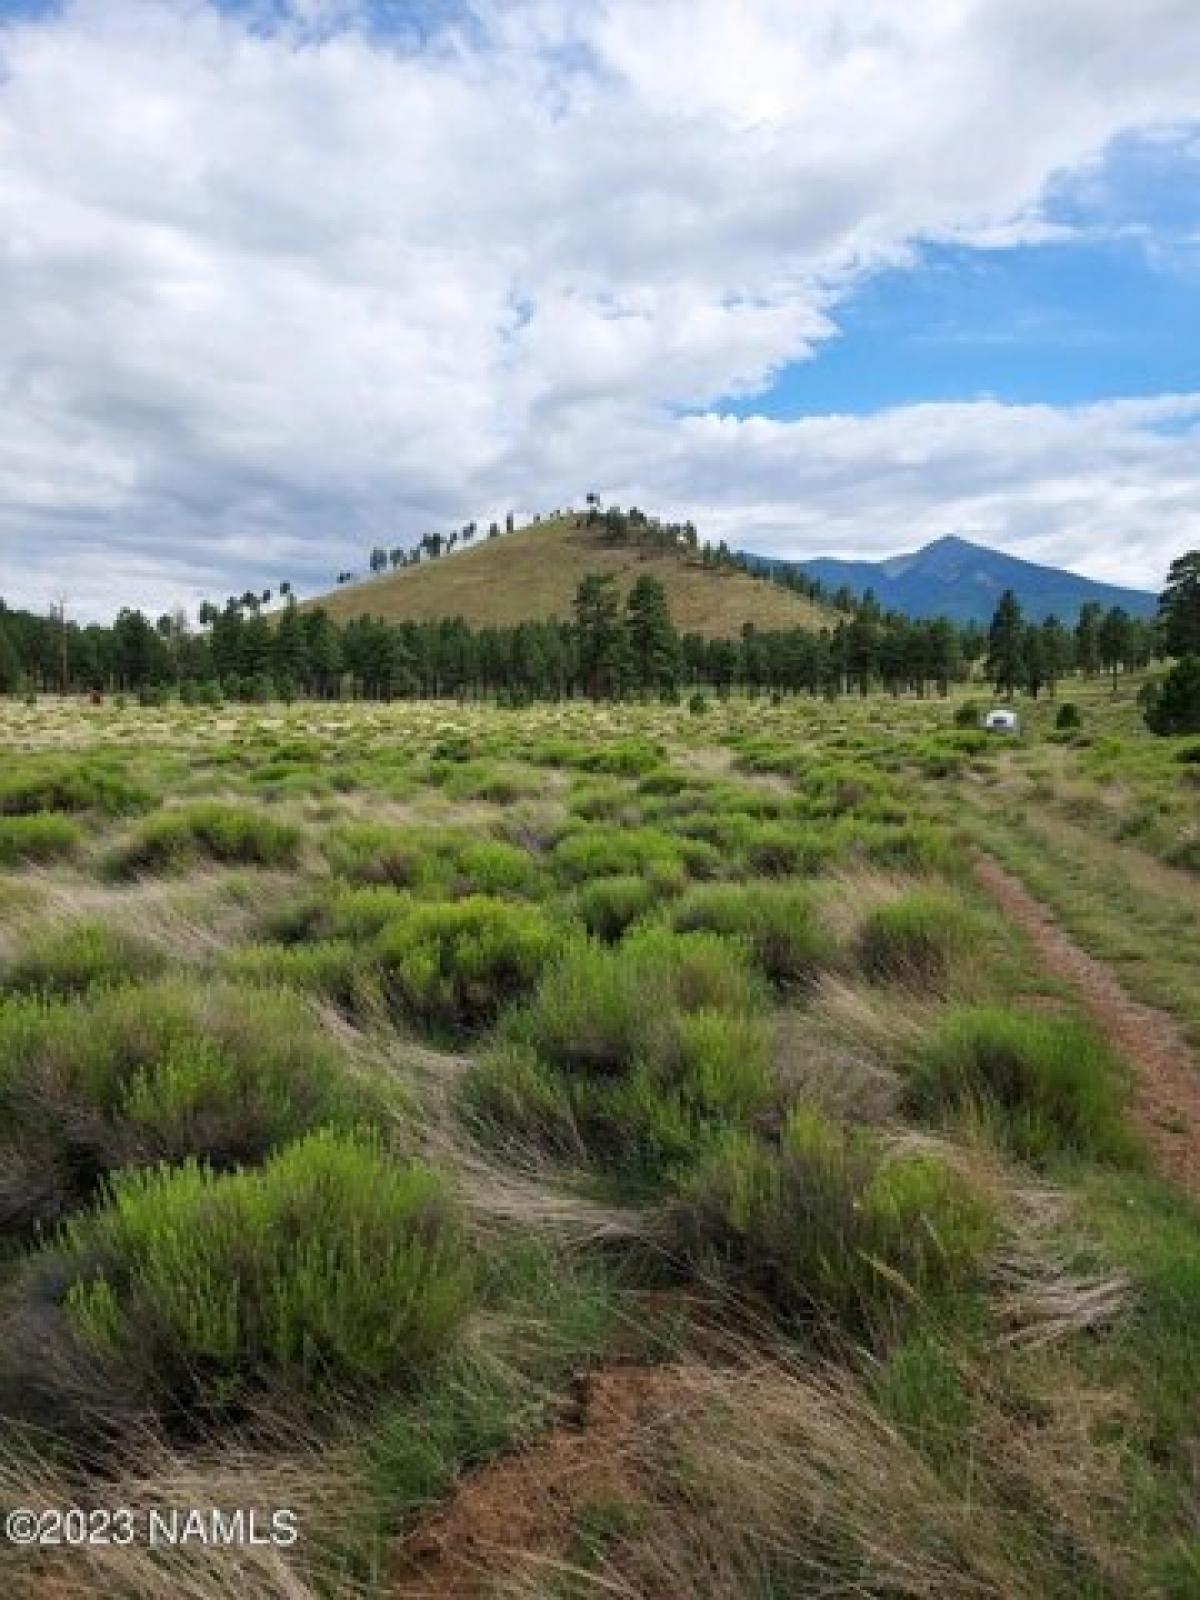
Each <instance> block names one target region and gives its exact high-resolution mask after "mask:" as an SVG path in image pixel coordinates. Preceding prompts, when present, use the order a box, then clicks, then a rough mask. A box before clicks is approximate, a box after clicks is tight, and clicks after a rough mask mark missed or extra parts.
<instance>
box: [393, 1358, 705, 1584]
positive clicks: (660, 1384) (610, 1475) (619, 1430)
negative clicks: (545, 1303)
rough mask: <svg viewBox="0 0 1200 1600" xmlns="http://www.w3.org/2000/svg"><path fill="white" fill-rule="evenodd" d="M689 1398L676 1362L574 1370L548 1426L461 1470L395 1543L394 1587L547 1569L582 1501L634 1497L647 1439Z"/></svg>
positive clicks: (564, 1545) (692, 1394)
mask: <svg viewBox="0 0 1200 1600" xmlns="http://www.w3.org/2000/svg"><path fill="white" fill-rule="evenodd" d="M695 1399H696V1389H695V1386H694V1385H689V1383H688V1370H687V1369H686V1368H682V1367H643V1366H618V1367H610V1368H607V1369H605V1370H602V1371H597V1372H594V1373H588V1374H583V1375H581V1376H580V1377H579V1379H578V1380H577V1382H576V1386H575V1394H574V1401H573V1405H572V1407H571V1409H570V1411H569V1413H568V1414H567V1415H566V1416H565V1417H564V1418H563V1420H562V1421H561V1422H560V1423H559V1424H558V1425H557V1426H556V1427H555V1428H553V1429H551V1431H550V1432H549V1433H547V1434H545V1435H544V1436H543V1437H541V1438H539V1439H538V1440H536V1441H535V1442H533V1443H531V1444H530V1445H529V1446H527V1447H526V1448H525V1449H522V1450H518V1451H514V1452H513V1453H512V1454H510V1455H506V1456H502V1457H501V1458H500V1459H499V1460H497V1461H494V1462H492V1463H491V1464H490V1465H488V1466H486V1467H483V1468H481V1469H480V1470H479V1471H478V1472H476V1473H474V1474H472V1475H471V1476H470V1477H468V1478H465V1479H464V1480H463V1481H462V1483H461V1484H460V1485H459V1487H458V1489H457V1491H456V1492H455V1493H454V1495H453V1496H452V1497H451V1499H450V1500H449V1501H448V1503H447V1504H446V1505H445V1506H443V1507H440V1508H439V1509H438V1510H437V1511H435V1512H434V1513H433V1514H432V1515H431V1516H430V1517H429V1518H428V1519H427V1520H426V1521H425V1522H423V1523H422V1524H421V1525H420V1526H419V1527H418V1528H417V1529H416V1530H415V1531H414V1532H413V1533H412V1534H411V1535H410V1536H409V1537H408V1538H407V1539H406V1540H405V1541H404V1542H403V1543H402V1545H401V1547H400V1552H399V1560H398V1563H397V1569H396V1585H395V1588H394V1589H393V1593H394V1594H395V1595H396V1596H397V1597H404V1600H482V1597H483V1596H486V1595H491V1594H495V1593H497V1592H499V1590H500V1588H501V1586H502V1585H503V1584H504V1583H505V1582H506V1581H507V1582H511V1581H512V1580H513V1579H515V1578H517V1577H518V1576H521V1575H527V1574H531V1573H533V1572H535V1571H536V1570H537V1569H538V1568H539V1567H540V1568H545V1569H549V1570H552V1569H553V1567H554V1566H555V1564H557V1563H559V1562H562V1561H564V1560H567V1559H569V1556H570V1551H571V1547H572V1542H573V1539H574V1536H575V1533H576V1529H577V1519H578V1517H579V1514H580V1512H581V1511H583V1510H584V1509H585V1508H586V1507H588V1506H595V1505H609V1504H612V1503H614V1502H619V1503H625V1504H628V1503H631V1502H636V1501H637V1500H638V1499H639V1497H640V1495H641V1493H642V1490H643V1488H644V1486H645V1471H644V1467H643V1465H642V1461H643V1452H644V1450H645V1449H646V1447H647V1444H648V1441H649V1440H650V1439H651V1438H652V1437H653V1435H654V1434H655V1433H656V1432H657V1431H659V1430H661V1428H662V1427H663V1426H664V1425H666V1424H667V1423H668V1422H669V1420H670V1419H671V1418H672V1417H673V1416H674V1415H676V1414H677V1413H678V1412H679V1410H680V1408H681V1407H685V1406H686V1405H687V1404H689V1403H695Z"/></svg>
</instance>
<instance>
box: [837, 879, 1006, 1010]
mask: <svg viewBox="0 0 1200 1600" xmlns="http://www.w3.org/2000/svg"><path fill="white" fill-rule="evenodd" d="M980 927H981V925H980V920H979V918H978V917H976V916H973V915H972V913H971V911H970V910H969V908H968V907H966V906H964V905H963V904H962V902H961V901H959V900H955V899H953V898H952V897H951V896H950V895H948V894H942V893H939V892H937V891H936V890H932V889H917V890H914V891H912V892H911V893H909V894H906V895H902V896H901V897H900V898H899V899H897V900H892V901H889V902H888V903H887V904H885V905H881V906H876V907H875V909H874V910H873V911H871V912H869V913H868V914H867V916H866V918H865V919H864V921H863V925H862V927H861V929H860V930H859V935H858V960H859V963H860V964H861V966H862V969H863V971H864V972H865V973H866V974H867V976H868V977H870V978H873V979H875V980H876V981H877V982H900V983H911V984H915V985H917V986H918V987H920V986H930V985H933V986H936V985H938V984H941V983H943V982H944V981H945V979H946V977H947V976H948V975H949V973H950V971H951V969H952V967H953V965H954V962H955V960H956V959H957V958H960V957H961V956H962V955H964V954H965V953H966V952H968V951H969V950H970V949H971V947H972V945H973V944H975V943H976V942H977V941H978V939H979V937H980Z"/></svg>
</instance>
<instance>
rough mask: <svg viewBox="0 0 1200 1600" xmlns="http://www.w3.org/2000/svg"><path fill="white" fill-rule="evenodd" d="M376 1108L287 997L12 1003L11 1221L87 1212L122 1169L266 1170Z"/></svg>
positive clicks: (8, 1061) (5, 1020)
mask: <svg viewBox="0 0 1200 1600" xmlns="http://www.w3.org/2000/svg"><path fill="white" fill-rule="evenodd" d="M374 1109H375V1098H374V1094H373V1092H368V1091H367V1090H366V1089H365V1088H364V1087H363V1086H362V1085H361V1084H360V1082H359V1080H358V1079H357V1078H354V1077H352V1076H351V1075H349V1074H348V1072H347V1070H346V1068H345V1066H344V1065H343V1062H342V1059H341V1056H340V1055H339V1053H338V1051H337V1050H336V1048H335V1047H334V1045H333V1043H332V1041H330V1040H329V1039H327V1038H326V1037H325V1036H324V1035H323V1034H322V1033H320V1032H319V1031H318V1030H317V1029H316V1028H315V1027H314V1025H313V1019H312V1017H311V1015H310V1013H309V1011H308V1010H307V1008H306V1007H305V1006H304V1005H303V1003H302V1002H301V1001H300V1000H299V999H298V998H297V997H296V996H295V995H291V994H288V993H286V992H282V991H281V992H271V991H269V990H264V989H249V988H244V987H238V986H235V985H233V984H229V983H216V984H208V985H207V986H206V987H204V988H203V989H201V988H197V987H193V986H191V985H188V984H185V983H182V982H178V981H169V980H164V981H160V982H157V983H152V984H143V985H139V986H137V987H126V988H116V989H110V990H98V991H94V992H93V993H91V994H90V995H89V996H88V997H87V998H86V999H85V1000H83V1001H74V1002H64V1001H53V1002H47V1001H44V1000H40V999H24V998H21V999H10V1000H6V1001H4V1002H3V1003H2V1004H0V1173H2V1174H3V1177H2V1178H0V1188H2V1190H3V1202H4V1203H3V1205H2V1206H0V1213H2V1214H3V1215H4V1217H5V1219H6V1224H7V1226H9V1227H10V1228H14V1229H16V1230H17V1231H18V1232H27V1231H28V1230H29V1229H31V1228H33V1227H34V1226H35V1225H37V1224H42V1223H46V1222H49V1221H52V1220H53V1219H54V1218H56V1217H57V1216H59V1215H61V1214H62V1213H63V1212H64V1211H67V1210H70V1209H71V1208H72V1207H74V1206H78V1205H81V1204H84V1203H86V1202H87V1201H88V1200H89V1199H90V1198H91V1197H92V1195H93V1194H94V1191H95V1188H96V1185H97V1183H98V1182H99V1181H100V1180H101V1179H102V1178H103V1177H104V1175H105V1174H106V1173H108V1172H111V1171H113V1170H115V1169H116V1168H119V1167H124V1166H129V1165H145V1164H148V1163H152V1162H155V1161H159V1160H172V1161H173V1160H181V1159H183V1158H184V1157H186V1156H189V1155H195V1156H202V1157H204V1158H206V1159H207V1160H210V1161H211V1162H213V1163H214V1164H215V1165H218V1166H232V1165H235V1164H238V1163H246V1162H254V1161H259V1160H261V1159H262V1158H263V1157H264V1156H265V1155H267V1154H268V1153H269V1152H270V1151H271V1150H273V1149H275V1148H276V1147H277V1146H278V1145H279V1144H281V1143H282V1142H284V1141H286V1140H288V1139H292V1138H295V1137H296V1136H297V1135H299V1134H302V1133H305V1132H307V1131H308V1130H309V1129H311V1128H313V1127H316V1126H319V1125H322V1124H325V1123H336V1124H339V1125H350V1124H352V1123H356V1122H358V1121H359V1120H362V1119H363V1118H366V1117H369V1116H371V1115H372V1114H373V1112H374Z"/></svg>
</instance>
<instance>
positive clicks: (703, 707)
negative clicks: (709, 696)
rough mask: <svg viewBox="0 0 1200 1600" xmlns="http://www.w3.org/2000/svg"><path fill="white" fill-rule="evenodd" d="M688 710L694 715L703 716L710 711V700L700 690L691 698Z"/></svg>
mask: <svg viewBox="0 0 1200 1600" xmlns="http://www.w3.org/2000/svg"><path fill="white" fill-rule="evenodd" d="M688 710H689V711H690V712H691V714H692V716H694V717H702V716H704V715H705V713H706V712H707V711H708V701H707V700H706V699H705V697H704V696H703V695H702V694H701V693H700V691H699V690H697V691H696V692H695V694H693V695H692V696H691V697H690V698H689V700H688Z"/></svg>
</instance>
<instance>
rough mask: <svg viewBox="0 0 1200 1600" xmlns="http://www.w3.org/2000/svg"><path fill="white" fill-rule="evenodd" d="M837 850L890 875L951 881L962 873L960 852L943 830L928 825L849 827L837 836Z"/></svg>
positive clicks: (921, 823) (862, 825)
mask: <svg viewBox="0 0 1200 1600" xmlns="http://www.w3.org/2000/svg"><path fill="white" fill-rule="evenodd" d="M839 843H840V844H841V847H842V848H843V849H844V850H846V851H848V852H850V853H855V854H859V855H861V856H862V857H863V859H864V860H866V861H869V862H871V863H872V865H873V866H877V867H886V868H887V869H888V870H889V871H892V872H923V873H924V872H932V873H939V874H942V875H944V876H947V877H953V876H956V875H957V874H959V873H960V872H961V871H962V867H963V857H962V851H961V849H960V848H959V846H958V844H957V843H956V842H955V840H954V839H953V838H952V837H951V836H950V834H949V833H948V832H947V831H946V830H945V829H944V828H939V827H937V826H936V825H935V824H933V823H928V822H909V823H903V824H900V825H896V826H887V825H884V824H871V823H862V822H856V823H851V824H849V826H848V827H847V828H846V829H845V830H844V832H843V833H842V834H841V835H840V836H839Z"/></svg>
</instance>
